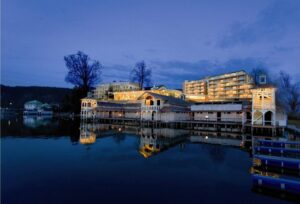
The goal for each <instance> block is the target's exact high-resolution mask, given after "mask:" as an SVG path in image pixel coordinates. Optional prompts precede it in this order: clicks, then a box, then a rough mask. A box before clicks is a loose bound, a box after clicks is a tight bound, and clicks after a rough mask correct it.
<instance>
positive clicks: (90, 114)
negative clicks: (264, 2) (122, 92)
mask: <svg viewBox="0 0 300 204" xmlns="http://www.w3.org/2000/svg"><path fill="white" fill-rule="evenodd" d="M189 110H190V109H189V104H188V103H187V102H185V101H184V100H182V99H179V98H174V97H170V96H165V95H160V94H156V93H152V92H144V94H143V95H142V96H140V97H139V98H138V99H137V100H136V101H134V102H132V101H114V102H111V101H99V100H97V99H93V98H83V99H82V100H81V117H82V118H92V119H99V118H106V119H113V118H115V119H121V118H126V119H138V120H155V121H164V122H170V121H176V120H188V119H189V117H190V116H189Z"/></svg>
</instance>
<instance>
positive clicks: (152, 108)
mask: <svg viewBox="0 0 300 204" xmlns="http://www.w3.org/2000/svg"><path fill="white" fill-rule="evenodd" d="M158 110H160V106H142V111H158Z"/></svg>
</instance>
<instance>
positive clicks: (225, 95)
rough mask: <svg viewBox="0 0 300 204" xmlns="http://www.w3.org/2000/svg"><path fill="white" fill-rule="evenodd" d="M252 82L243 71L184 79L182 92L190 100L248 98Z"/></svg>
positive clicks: (250, 95) (205, 100)
mask: <svg viewBox="0 0 300 204" xmlns="http://www.w3.org/2000/svg"><path fill="white" fill-rule="evenodd" d="M253 86H254V82H253V80H252V78H251V76H250V75H248V74H247V73H246V72H245V71H238V72H232V73H228V74H222V75H218V76H212V77H206V78H204V79H200V80H194V81H185V82H184V84H183V92H184V94H185V97H186V100H188V101H191V102H207V101H229V100H245V99H246V100H250V99H251V97H252V94H251V88H253Z"/></svg>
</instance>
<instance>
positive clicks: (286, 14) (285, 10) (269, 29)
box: [217, 0, 300, 48]
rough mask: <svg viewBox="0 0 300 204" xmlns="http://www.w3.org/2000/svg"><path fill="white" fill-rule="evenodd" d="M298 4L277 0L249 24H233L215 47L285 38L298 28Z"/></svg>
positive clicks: (291, 1)
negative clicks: (289, 31) (291, 30)
mask: <svg viewBox="0 0 300 204" xmlns="http://www.w3.org/2000/svg"><path fill="white" fill-rule="evenodd" d="M299 10H300V3H299V1H293V0H284V1H283V0H278V1H275V2H274V3H273V4H270V5H269V6H267V7H266V8H265V9H263V10H261V11H260V12H259V13H258V15H257V17H256V20H255V21H253V22H250V23H247V22H235V23H234V24H233V25H232V26H231V28H230V29H229V31H228V33H227V34H225V35H224V37H222V38H221V40H220V41H219V42H218V43H217V45H218V46H219V47H221V48H229V47H233V46H236V45H238V44H246V45H249V44H252V43H256V42H274V41H275V42H276V41H278V40H281V39H283V38H284V37H285V35H286V34H287V33H288V30H290V29H293V28H296V29H297V28H298V27H299V26H300V21H299V19H300V12H299Z"/></svg>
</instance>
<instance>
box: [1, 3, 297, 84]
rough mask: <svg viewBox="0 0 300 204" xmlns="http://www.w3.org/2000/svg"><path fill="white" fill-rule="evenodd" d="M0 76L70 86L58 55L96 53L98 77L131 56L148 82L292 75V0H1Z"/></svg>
mask: <svg viewBox="0 0 300 204" xmlns="http://www.w3.org/2000/svg"><path fill="white" fill-rule="evenodd" d="M1 26H2V27H1V80H2V81H1V83H2V84H6V85H42V86H58V87H71V85H70V84H67V83H66V82H65V81H64V78H65V74H66V72H67V70H66V67H65V64H64V60H63V57H64V55H67V54H72V53H75V52H77V51H78V50H82V51H84V52H85V53H87V54H89V55H90V57H91V58H93V59H97V60H99V61H100V62H101V63H102V65H103V67H104V69H103V76H102V81H103V82H108V81H112V80H128V78H129V72H130V70H131V68H132V67H133V66H134V64H135V63H136V62H137V61H139V60H145V62H146V64H147V65H148V66H149V67H151V68H152V72H153V83H154V84H161V83H163V84H166V85H168V86H170V87H173V88H180V87H181V84H182V82H183V80H185V79H188V80H191V79H198V78H200V77H203V76H205V75H211V74H216V73H223V72H226V71H234V70H240V69H245V70H251V69H252V68H253V67H266V68H268V69H269V70H270V71H272V72H273V73H277V72H279V71H280V70H285V71H287V72H289V73H291V74H293V76H294V78H298V79H299V78H300V56H299V54H300V1H299V0H251V1H249V0H227V1H220V0H195V1H189V0H181V1H177V0H170V1H169V0H151V1H150V0H148V1H146V0H144V1H143V0H119V1H115V0H107V1H106V0H89V1H84V0H26V1H25V0H2V5H1Z"/></svg>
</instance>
